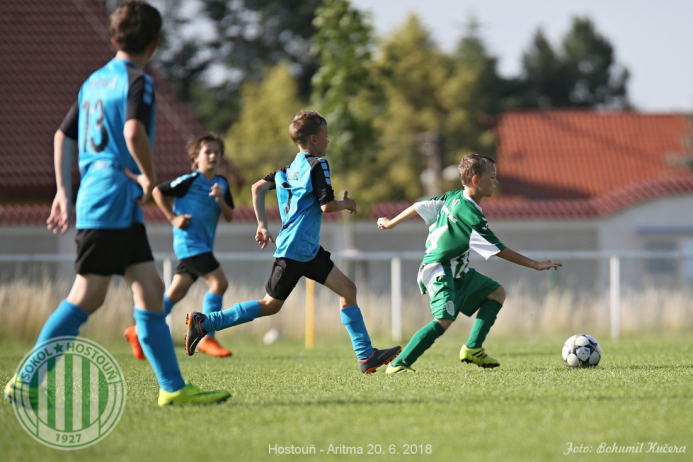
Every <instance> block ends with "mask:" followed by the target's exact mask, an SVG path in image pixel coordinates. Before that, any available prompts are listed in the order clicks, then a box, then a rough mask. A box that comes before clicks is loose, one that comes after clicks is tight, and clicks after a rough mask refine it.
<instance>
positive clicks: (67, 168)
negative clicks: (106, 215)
mask: <svg viewBox="0 0 693 462" xmlns="http://www.w3.org/2000/svg"><path fill="white" fill-rule="evenodd" d="M78 117H79V108H78V103H75V104H74V105H73V106H72V107H71V108H70V110H69V111H68V113H67V115H66V116H65V119H64V120H63V123H62V124H61V125H60V128H59V129H58V130H57V131H56V132H55V136H54V137H53V163H54V166H55V184H56V187H57V189H56V193H55V199H54V200H53V205H52V206H51V214H50V216H49V217H48V219H47V220H46V224H47V225H48V229H50V230H53V233H57V232H58V231H60V232H61V233H64V232H65V231H67V228H68V227H69V226H70V218H71V217H72V153H73V150H74V145H75V140H76V139H77V127H78Z"/></svg>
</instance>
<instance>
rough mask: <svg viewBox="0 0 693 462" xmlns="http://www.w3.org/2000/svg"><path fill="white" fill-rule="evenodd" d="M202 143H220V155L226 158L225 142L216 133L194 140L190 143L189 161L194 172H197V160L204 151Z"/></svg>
mask: <svg viewBox="0 0 693 462" xmlns="http://www.w3.org/2000/svg"><path fill="white" fill-rule="evenodd" d="M202 143H219V150H220V151H221V152H220V154H221V156H222V157H223V156H224V140H222V139H221V137H220V136H219V135H217V134H216V133H207V134H205V135H202V136H199V137H197V138H192V139H191V140H190V141H188V145H187V148H188V159H190V164H191V166H192V169H193V170H197V162H195V158H196V157H197V155H198V154H200V151H201V150H202Z"/></svg>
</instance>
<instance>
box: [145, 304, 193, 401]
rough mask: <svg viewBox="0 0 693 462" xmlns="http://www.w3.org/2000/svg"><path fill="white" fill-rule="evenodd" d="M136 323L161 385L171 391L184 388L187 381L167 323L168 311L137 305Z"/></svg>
mask: <svg viewBox="0 0 693 462" xmlns="http://www.w3.org/2000/svg"><path fill="white" fill-rule="evenodd" d="M135 324H136V325H137V337H138V338H139V340H140V345H142V350H144V354H145V355H146V356H147V359H148V360H149V363H150V364H151V365H152V369H154V373H155V374H156V378H157V380H158V381H159V387H161V388H162V389H164V390H165V391H167V392H169V393H173V392H174V391H178V390H180V389H181V388H183V387H184V386H185V381H184V380H183V376H182V375H181V374H180V368H179V367H178V359H177V358H176V353H175V351H174V350H173V339H172V338H171V331H170V330H169V328H168V326H167V325H166V313H165V312H161V313H155V312H152V311H144V310H140V309H139V308H137V307H135Z"/></svg>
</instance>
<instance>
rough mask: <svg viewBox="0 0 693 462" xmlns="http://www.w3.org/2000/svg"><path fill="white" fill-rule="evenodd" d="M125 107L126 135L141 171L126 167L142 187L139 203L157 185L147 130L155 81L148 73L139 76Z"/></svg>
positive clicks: (133, 156)
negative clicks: (133, 170) (132, 170)
mask: <svg viewBox="0 0 693 462" xmlns="http://www.w3.org/2000/svg"><path fill="white" fill-rule="evenodd" d="M125 106H126V107H125V126H124V127H123V136H124V137H125V144H126V145H127V147H128V151H130V155H132V158H133V159H134V160H135V163H136V164H137V166H138V167H139V170H140V172H141V173H140V174H136V173H133V172H131V171H130V170H129V169H125V174H126V175H127V176H128V177H129V178H130V179H132V180H133V181H135V182H137V183H138V184H139V185H140V186H141V187H142V197H141V198H140V199H139V200H138V201H137V202H138V203H139V204H140V205H144V204H146V203H147V202H148V201H149V199H150V198H151V194H152V190H153V189H154V186H156V173H155V172H154V161H153V158H152V146H151V144H150V141H149V134H148V133H147V127H149V125H150V123H151V120H152V116H153V111H154V83H153V82H152V79H151V78H150V77H149V76H146V75H140V76H139V77H137V78H136V79H135V80H134V81H133V82H132V83H131V84H130V88H129V89H128V96H127V102H126V105H125Z"/></svg>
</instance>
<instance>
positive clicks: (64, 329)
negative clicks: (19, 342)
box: [36, 300, 89, 345]
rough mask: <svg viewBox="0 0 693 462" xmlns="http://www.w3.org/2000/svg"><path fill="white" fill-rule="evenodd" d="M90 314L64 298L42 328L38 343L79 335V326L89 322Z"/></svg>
mask: <svg viewBox="0 0 693 462" xmlns="http://www.w3.org/2000/svg"><path fill="white" fill-rule="evenodd" d="M87 319H89V315H87V313H85V312H84V311H82V309H81V308H80V307H78V306H77V305H73V304H72V303H70V302H68V301H67V300H63V301H62V302H60V305H58V308H57V309H56V310H55V311H54V312H53V314H51V316H50V317H49V318H48V320H47V321H46V323H45V324H44V325H43V329H41V333H40V334H39V337H38V340H36V345H38V344H40V343H43V342H45V341H48V340H50V339H52V338H55V337H62V336H67V335H69V336H71V337H77V336H78V335H79V328H80V327H81V326H82V324H84V323H85V322H87Z"/></svg>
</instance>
